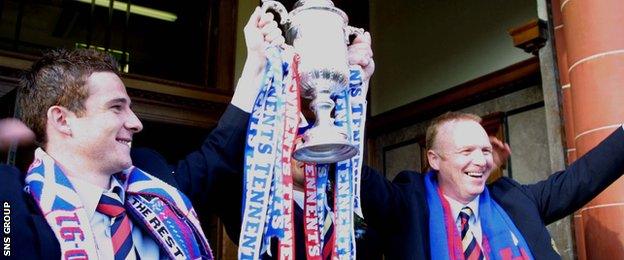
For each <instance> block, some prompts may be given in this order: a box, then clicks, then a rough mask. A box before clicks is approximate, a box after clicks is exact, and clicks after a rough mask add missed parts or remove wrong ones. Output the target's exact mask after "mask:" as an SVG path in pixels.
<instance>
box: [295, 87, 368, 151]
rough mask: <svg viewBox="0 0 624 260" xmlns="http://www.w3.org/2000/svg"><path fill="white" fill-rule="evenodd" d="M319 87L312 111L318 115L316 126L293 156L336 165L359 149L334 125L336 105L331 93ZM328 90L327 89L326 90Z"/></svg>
mask: <svg viewBox="0 0 624 260" xmlns="http://www.w3.org/2000/svg"><path fill="white" fill-rule="evenodd" d="M323 89H324V88H323V87H319V86H317V88H315V89H314V96H315V97H314V100H313V101H312V103H311V104H310V109H312V111H314V114H315V115H316V122H315V123H314V126H313V127H312V128H310V129H308V130H307V131H306V132H305V134H304V135H303V145H301V146H300V147H297V149H296V150H295V153H294V154H293V156H294V157H295V159H297V160H299V161H302V162H313V163H335V162H339V161H342V160H346V159H349V158H351V157H353V156H354V155H355V154H357V147H355V146H354V145H352V144H351V142H349V138H348V136H347V134H346V133H343V132H342V131H341V130H340V129H339V128H338V127H336V126H335V125H334V119H333V118H332V117H331V112H332V110H333V109H334V106H335V103H334V101H333V100H332V99H331V98H330V92H329V91H327V90H323ZM325 89H326V88H325Z"/></svg>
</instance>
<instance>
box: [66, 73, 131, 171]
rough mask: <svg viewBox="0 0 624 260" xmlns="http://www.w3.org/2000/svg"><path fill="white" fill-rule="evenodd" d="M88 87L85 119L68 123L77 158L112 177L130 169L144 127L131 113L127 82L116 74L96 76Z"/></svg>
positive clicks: (81, 118) (76, 118)
mask: <svg viewBox="0 0 624 260" xmlns="http://www.w3.org/2000/svg"><path fill="white" fill-rule="evenodd" d="M86 87H87V88H88V91H89V96H88V97H87V99H86V100H85V104H84V105H85V112H84V115H83V116H81V117H70V118H69V119H68V121H69V126H70V127H71V131H72V139H71V142H72V143H73V145H74V147H76V151H75V152H76V153H77V156H79V157H82V159H84V160H86V163H89V164H91V166H92V168H93V169H97V170H100V171H103V172H106V173H110V174H113V173H116V172H119V171H121V170H124V169H126V168H128V167H130V166H131V165H132V160H131V159H130V144H131V142H132V135H133V134H134V133H137V132H139V131H141V129H142V128H143V125H142V124H141V121H139V119H138V118H137V116H136V115H135V114H134V112H132V110H131V109H130V97H129V96H128V93H126V88H125V86H124V84H123V82H121V79H120V78H119V77H118V76H117V75H115V74H114V73H111V72H95V73H93V74H91V76H90V77H89V78H88V80H87V83H86Z"/></svg>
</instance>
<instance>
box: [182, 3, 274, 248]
mask: <svg viewBox="0 0 624 260" xmlns="http://www.w3.org/2000/svg"><path fill="white" fill-rule="evenodd" d="M244 31H245V41H246V44H247V60H246V62H245V66H244V68H243V72H242V74H241V77H240V79H239V80H238V84H237V86H236V90H235V92H234V95H233V97H232V101H231V104H230V105H229V106H228V108H227V109H226V111H225V113H224V114H223V115H222V116H221V119H220V120H219V123H218V124H217V126H216V128H215V129H214V130H213V131H212V132H211V133H210V135H209V136H208V137H207V138H206V140H205V141H204V142H203V144H202V146H201V147H200V149H199V150H197V151H195V152H193V153H191V154H189V155H187V156H186V158H185V159H184V160H181V161H179V162H178V164H177V166H176V167H175V169H174V172H175V174H174V177H175V179H176V182H177V184H178V185H179V188H180V190H182V191H183V192H184V193H185V194H186V195H187V196H189V197H190V198H191V200H192V201H193V202H194V205H195V206H196V207H198V208H205V209H208V210H209V211H210V212H212V213H215V214H217V215H218V216H219V217H220V218H221V221H223V222H224V224H225V226H226V229H227V231H228V235H230V238H232V239H233V240H234V241H238V233H239V229H240V216H241V199H242V190H243V181H242V172H243V158H244V156H243V153H244V148H245V136H246V131H247V122H248V121H249V113H250V112H251V108H252V106H253V103H254V102H255V98H256V96H257V95H258V92H259V89H260V85H261V80H262V77H263V76H264V75H263V71H264V67H265V65H266V57H265V49H266V48H267V46H268V45H269V44H282V43H284V38H283V37H282V36H281V31H280V30H279V28H278V27H277V23H276V22H275V21H274V20H273V15H272V14H270V13H266V14H263V13H261V11H260V9H258V8H257V9H256V10H255V11H254V13H253V14H252V15H251V17H250V19H249V22H248V23H247V25H246V26H245V29H244Z"/></svg>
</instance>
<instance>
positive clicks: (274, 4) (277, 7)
mask: <svg viewBox="0 0 624 260" xmlns="http://www.w3.org/2000/svg"><path fill="white" fill-rule="evenodd" d="M261 8H262V12H263V13H266V12H267V11H269V10H271V11H275V12H276V13H277V15H278V16H279V17H280V24H281V25H286V24H289V23H290V15H288V11H287V10H286V7H284V5H283V4H282V3H280V2H278V1H272V0H263V1H262V6H261Z"/></svg>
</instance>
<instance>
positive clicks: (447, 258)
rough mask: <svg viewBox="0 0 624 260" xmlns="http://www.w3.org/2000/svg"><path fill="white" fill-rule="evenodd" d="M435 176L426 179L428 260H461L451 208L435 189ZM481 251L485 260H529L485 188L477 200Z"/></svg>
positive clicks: (523, 243)
mask: <svg viewBox="0 0 624 260" xmlns="http://www.w3.org/2000/svg"><path fill="white" fill-rule="evenodd" d="M437 174H438V173H437V172H436V171H433V170H431V171H429V172H427V173H426V175H425V189H426V194H427V205H428V207H429V238H430V243H429V244H430V247H431V248H430V249H431V259H434V260H463V259H464V252H463V248H462V239H461V236H460V234H459V231H458V230H457V227H456V225H455V220H454V219H453V217H452V216H451V215H452V213H451V206H450V204H449V202H448V201H447V200H446V198H445V197H444V196H443V195H442V191H441V190H440V188H439V186H438V181H437ZM479 220H480V221H481V228H482V232H483V233H482V234H483V236H482V241H481V244H482V249H483V254H484V255H485V257H486V259H495V260H530V259H533V257H532V255H531V250H529V246H528V245H527V243H526V241H525V240H524V238H523V237H522V234H521V233H520V231H519V230H518V229H517V228H516V225H514V223H513V222H512V221H511V219H510V218H509V216H508V215H507V213H506V212H505V210H503V208H501V207H500V206H499V205H498V203H496V201H494V200H493V199H492V198H491V197H490V193H489V191H488V188H487V187H486V188H485V189H484V190H483V192H482V193H481V195H480V196H479Z"/></svg>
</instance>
